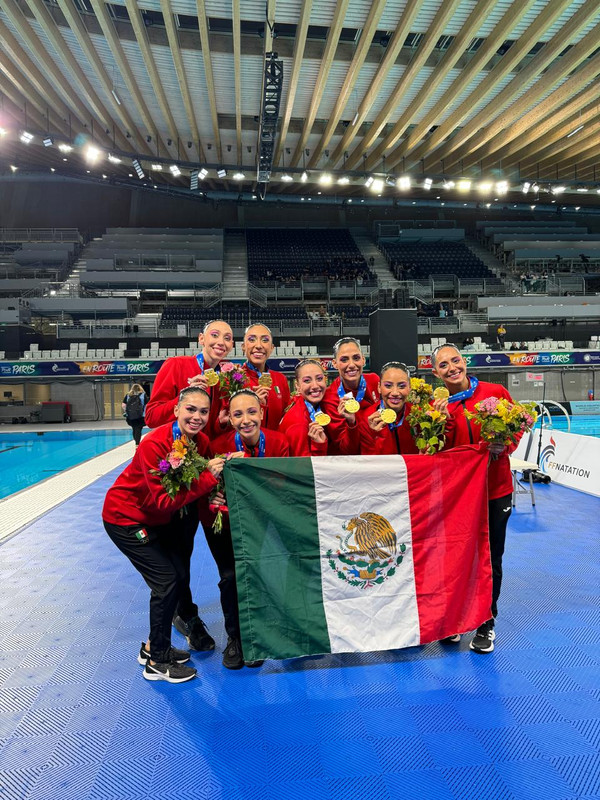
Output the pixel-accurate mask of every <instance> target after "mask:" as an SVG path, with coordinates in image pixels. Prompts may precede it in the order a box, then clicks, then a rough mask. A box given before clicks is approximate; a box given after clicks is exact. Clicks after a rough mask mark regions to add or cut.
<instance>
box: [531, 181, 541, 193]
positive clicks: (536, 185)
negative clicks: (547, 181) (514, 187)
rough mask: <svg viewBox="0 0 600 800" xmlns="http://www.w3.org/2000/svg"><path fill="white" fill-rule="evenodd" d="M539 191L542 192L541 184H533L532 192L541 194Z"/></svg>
mask: <svg viewBox="0 0 600 800" xmlns="http://www.w3.org/2000/svg"><path fill="white" fill-rule="evenodd" d="M539 190H540V185H539V183H532V184H531V191H532V192H535V193H536V194H537V193H538V192H539Z"/></svg>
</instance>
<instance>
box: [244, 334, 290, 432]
mask: <svg viewBox="0 0 600 800" xmlns="http://www.w3.org/2000/svg"><path fill="white" fill-rule="evenodd" d="M273 347H274V344H273V336H272V334H271V331H270V329H269V328H268V327H267V326H266V325H260V324H256V325H249V326H248V327H247V328H246V331H245V333H244V343H243V345H242V349H243V351H244V355H245V356H246V359H247V361H246V363H245V364H244V372H245V374H246V376H247V378H248V385H249V386H250V388H251V389H252V390H253V391H254V392H256V394H257V396H258V398H259V400H260V404H261V406H262V409H263V428H268V429H269V430H272V431H276V430H277V429H278V427H279V423H280V422H281V418H282V417H283V412H284V411H285V409H286V408H287V407H288V406H289V404H290V387H289V384H288V382H287V378H286V377H285V375H284V374H283V373H282V372H276V371H275V370H274V369H269V368H268V367H267V360H268V359H269V358H270V357H271V353H272V352H273Z"/></svg>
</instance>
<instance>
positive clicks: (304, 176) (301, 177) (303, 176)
mask: <svg viewBox="0 0 600 800" xmlns="http://www.w3.org/2000/svg"><path fill="white" fill-rule="evenodd" d="M300 180H301V181H302V183H306V181H307V180H308V174H307V172H306V170H305V171H304V172H303V173H302V175H300Z"/></svg>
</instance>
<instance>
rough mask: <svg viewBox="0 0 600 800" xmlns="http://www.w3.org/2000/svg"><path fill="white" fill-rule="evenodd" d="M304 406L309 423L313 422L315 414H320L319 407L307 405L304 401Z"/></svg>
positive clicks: (306, 401)
mask: <svg viewBox="0 0 600 800" xmlns="http://www.w3.org/2000/svg"><path fill="white" fill-rule="evenodd" d="M304 405H305V406H306V410H307V411H308V416H309V417H310V421H311V422H314V421H315V417H316V416H317V414H321V413H322V412H321V406H317V407H316V408H315V407H314V406H313V404H312V403H309V402H308V400H305V401H304Z"/></svg>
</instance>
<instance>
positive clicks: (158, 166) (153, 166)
mask: <svg viewBox="0 0 600 800" xmlns="http://www.w3.org/2000/svg"><path fill="white" fill-rule="evenodd" d="M150 169H152V170H154V172H162V164H150Z"/></svg>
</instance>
